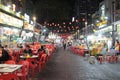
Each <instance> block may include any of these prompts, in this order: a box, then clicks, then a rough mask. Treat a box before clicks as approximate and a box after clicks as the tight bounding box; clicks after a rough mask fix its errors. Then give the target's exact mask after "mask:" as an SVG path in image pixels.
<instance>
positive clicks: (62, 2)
mask: <svg viewBox="0 0 120 80" xmlns="http://www.w3.org/2000/svg"><path fill="white" fill-rule="evenodd" d="M31 1H32V2H33V3H34V5H35V14H36V16H37V22H39V23H41V24H44V22H47V23H52V22H54V23H57V24H58V23H59V24H61V23H63V22H70V21H72V17H73V16H76V4H78V3H77V1H79V6H80V7H81V8H80V11H79V13H81V12H82V11H84V12H85V11H88V10H89V8H91V11H88V12H87V13H88V14H89V13H94V12H95V11H96V10H98V7H99V3H100V2H101V1H102V0H87V1H88V2H89V5H87V9H86V10H85V9H84V7H85V4H84V3H82V2H84V1H86V0H31ZM79 16H80V17H81V18H84V16H81V15H79ZM79 19H80V18H79Z"/></svg>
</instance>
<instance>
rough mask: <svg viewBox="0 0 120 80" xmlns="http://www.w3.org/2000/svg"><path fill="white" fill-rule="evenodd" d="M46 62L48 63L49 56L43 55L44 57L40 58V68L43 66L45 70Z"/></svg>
mask: <svg viewBox="0 0 120 80" xmlns="http://www.w3.org/2000/svg"><path fill="white" fill-rule="evenodd" d="M46 61H47V55H46V54H42V56H41V58H40V66H41V68H42V69H44V68H45V66H46Z"/></svg>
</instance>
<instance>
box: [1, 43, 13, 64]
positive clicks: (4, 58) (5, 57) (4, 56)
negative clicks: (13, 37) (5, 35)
mask: <svg viewBox="0 0 120 80" xmlns="http://www.w3.org/2000/svg"><path fill="white" fill-rule="evenodd" d="M11 59H12V58H11V56H10V55H9V54H8V52H7V51H6V50H5V49H4V47H2V46H1V45H0V63H2V62H5V61H8V60H11Z"/></svg>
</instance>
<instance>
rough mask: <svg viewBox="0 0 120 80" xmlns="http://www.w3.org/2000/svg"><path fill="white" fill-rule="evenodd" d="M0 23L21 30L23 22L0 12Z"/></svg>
mask: <svg viewBox="0 0 120 80" xmlns="http://www.w3.org/2000/svg"><path fill="white" fill-rule="evenodd" d="M0 23H1V24H7V25H10V26H14V27H17V28H22V26H23V21H22V20H20V19H17V18H15V17H12V16H9V15H7V14H5V13H2V12H0Z"/></svg>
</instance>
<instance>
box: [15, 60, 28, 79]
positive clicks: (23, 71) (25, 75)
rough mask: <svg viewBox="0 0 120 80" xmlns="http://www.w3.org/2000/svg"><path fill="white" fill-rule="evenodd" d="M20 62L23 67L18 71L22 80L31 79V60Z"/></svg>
mask: <svg viewBox="0 0 120 80" xmlns="http://www.w3.org/2000/svg"><path fill="white" fill-rule="evenodd" d="M18 64H22V69H21V70H20V71H18V72H17V76H18V77H19V78H20V80H29V77H28V74H29V62H28V61H20V62H19V63H18Z"/></svg>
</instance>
